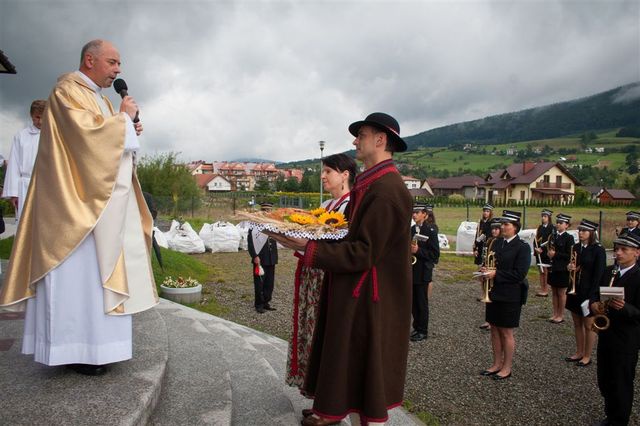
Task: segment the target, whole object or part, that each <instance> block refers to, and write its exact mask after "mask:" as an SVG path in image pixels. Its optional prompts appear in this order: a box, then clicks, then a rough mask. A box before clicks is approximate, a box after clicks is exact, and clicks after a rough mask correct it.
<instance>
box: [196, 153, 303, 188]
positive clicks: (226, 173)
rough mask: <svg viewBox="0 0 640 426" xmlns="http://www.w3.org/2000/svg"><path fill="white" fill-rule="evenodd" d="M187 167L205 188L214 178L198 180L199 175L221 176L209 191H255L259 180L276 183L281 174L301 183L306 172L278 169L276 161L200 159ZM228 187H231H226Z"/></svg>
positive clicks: (285, 178) (201, 186)
mask: <svg viewBox="0 0 640 426" xmlns="http://www.w3.org/2000/svg"><path fill="white" fill-rule="evenodd" d="M187 168H188V169H189V171H190V172H191V174H192V175H193V176H194V177H196V182H197V183H198V186H199V187H200V188H203V189H204V187H205V186H206V185H208V184H209V182H210V180H212V179H213V178H211V179H210V180H207V181H206V182H205V180H206V179H204V178H201V179H200V180H198V176H201V175H216V176H218V177H219V178H218V179H216V180H215V182H214V183H213V184H212V186H211V187H210V189H208V190H209V191H253V190H254V188H255V186H256V182H257V181H259V180H264V181H267V182H269V183H274V182H275V181H276V180H277V179H278V177H279V176H283V177H284V180H287V179H296V180H297V181H298V183H300V182H301V181H302V176H303V174H304V173H303V171H302V169H278V168H276V165H275V164H274V163H254V162H241V161H214V162H212V163H207V162H205V161H202V160H199V161H194V162H191V163H189V164H187ZM224 181H226V182H227V183H225V182H224ZM203 182H204V183H203ZM227 187H230V189H226V188H227Z"/></svg>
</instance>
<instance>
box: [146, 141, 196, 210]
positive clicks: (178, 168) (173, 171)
mask: <svg viewBox="0 0 640 426" xmlns="http://www.w3.org/2000/svg"><path fill="white" fill-rule="evenodd" d="M177 156H178V153H176V152H170V153H167V154H159V155H155V156H145V157H142V159H141V160H140V162H139V163H138V167H137V174H138V179H139V180H140V186H141V187H142V190H143V191H146V192H148V193H150V194H151V195H153V197H154V198H155V199H156V203H158V204H159V207H160V208H162V207H165V206H163V204H166V203H163V200H165V199H170V200H171V202H172V204H173V211H174V215H178V212H179V211H181V210H183V209H185V208H187V207H188V206H193V204H194V200H197V201H199V199H200V190H199V189H198V185H197V184H196V181H195V179H194V178H193V176H192V175H191V173H190V172H189V170H188V169H187V167H186V166H185V165H184V164H180V163H178V162H177V161H176V158H177Z"/></svg>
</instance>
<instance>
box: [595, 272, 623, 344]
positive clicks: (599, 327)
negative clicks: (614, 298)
mask: <svg viewBox="0 0 640 426" xmlns="http://www.w3.org/2000/svg"><path fill="white" fill-rule="evenodd" d="M618 272H620V265H618V264H615V265H613V269H611V280H609V287H613V281H614V280H615V279H616V275H617V274H618ZM609 300H611V299H609ZM609 300H607V301H605V302H598V306H599V307H600V311H601V312H602V313H601V314H596V315H594V316H593V324H592V325H591V331H594V332H596V333H598V332H600V331H604V330H606V329H608V328H609V326H610V325H611V320H610V319H609V317H608V316H607V312H608V311H609Z"/></svg>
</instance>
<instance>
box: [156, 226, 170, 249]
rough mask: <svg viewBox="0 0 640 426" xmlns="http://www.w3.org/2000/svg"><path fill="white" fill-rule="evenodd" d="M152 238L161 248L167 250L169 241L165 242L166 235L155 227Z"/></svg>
mask: <svg viewBox="0 0 640 426" xmlns="http://www.w3.org/2000/svg"><path fill="white" fill-rule="evenodd" d="M153 236H154V238H155V239H156V243H158V245H159V246H160V247H162V248H169V241H167V235H166V234H165V233H164V232H162V231H161V230H159V229H158V228H157V227H155V226H154V227H153Z"/></svg>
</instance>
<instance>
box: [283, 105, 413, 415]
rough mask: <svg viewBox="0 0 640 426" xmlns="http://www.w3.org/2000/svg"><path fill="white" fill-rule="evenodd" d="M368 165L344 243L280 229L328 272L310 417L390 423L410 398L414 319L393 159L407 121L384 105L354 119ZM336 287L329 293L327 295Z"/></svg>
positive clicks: (308, 389)
mask: <svg viewBox="0 0 640 426" xmlns="http://www.w3.org/2000/svg"><path fill="white" fill-rule="evenodd" d="M349 132H350V133H351V134H352V135H354V136H355V137H356V139H355V140H354V142H353V144H354V145H355V147H356V158H357V159H358V160H360V161H362V162H363V163H364V166H365V171H364V172H362V173H361V174H360V175H358V176H357V177H356V182H355V185H354V187H353V190H352V192H351V194H352V195H351V201H350V203H351V204H350V207H349V208H350V214H349V233H348V234H347V236H346V237H345V239H344V240H341V241H337V242H324V241H307V240H305V239H296V238H287V237H284V238H281V237H277V238H278V240H279V241H281V242H282V243H283V244H284V245H286V246H288V247H290V248H292V249H296V250H304V252H305V253H304V258H303V264H304V265H306V266H311V267H314V268H322V269H324V270H325V271H326V273H325V278H324V284H323V288H322V296H321V300H320V308H319V313H318V324H317V328H316V332H315V337H314V341H313V349H312V352H311V356H310V359H309V369H308V373H307V377H306V380H305V384H304V389H303V391H304V392H305V393H306V394H307V395H308V396H312V397H314V401H313V413H314V415H312V416H309V417H307V418H305V419H304V421H303V425H305V426H323V425H332V424H338V423H340V420H341V419H343V418H344V417H345V416H347V414H348V413H358V414H359V415H360V421H361V423H363V424H367V423H368V424H371V423H374V422H375V423H379V422H385V421H387V419H388V414H387V410H389V409H391V408H394V407H397V406H399V405H400V404H402V398H403V393H404V381H405V375H406V370H407V355H408V351H409V330H410V327H411V314H410V312H411V287H412V286H411V258H410V247H411V230H410V224H411V209H412V204H413V203H412V200H411V195H410V194H409V191H408V190H407V188H406V186H405V185H404V183H403V181H402V177H401V176H400V173H399V172H398V169H397V168H396V166H395V164H394V163H393V160H392V156H393V153H394V152H399V151H405V150H406V149H407V145H406V143H405V142H404V141H403V140H402V138H400V126H399V125H398V122H397V121H396V120H395V119H394V118H393V117H391V116H390V115H387V114H384V113H381V112H376V113H373V114H370V115H369V116H367V118H366V119H365V120H362V121H358V122H355V123H352V124H351V125H350V126H349ZM329 296H330V297H329Z"/></svg>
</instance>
